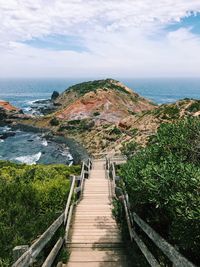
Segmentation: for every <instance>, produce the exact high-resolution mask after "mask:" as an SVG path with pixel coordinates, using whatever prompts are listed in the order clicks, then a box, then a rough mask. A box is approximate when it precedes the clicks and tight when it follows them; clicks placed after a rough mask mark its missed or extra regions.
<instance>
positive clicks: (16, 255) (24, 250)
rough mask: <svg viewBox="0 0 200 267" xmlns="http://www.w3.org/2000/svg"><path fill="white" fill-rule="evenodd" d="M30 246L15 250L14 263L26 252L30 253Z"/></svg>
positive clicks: (18, 247)
mask: <svg viewBox="0 0 200 267" xmlns="http://www.w3.org/2000/svg"><path fill="white" fill-rule="evenodd" d="M28 249H29V246H28V245H23V246H16V247H14V249H13V261H14V262H15V261H17V260H18V259H19V258H20V257H21V256H22V255H23V254H24V253H25V252H26V251H28Z"/></svg>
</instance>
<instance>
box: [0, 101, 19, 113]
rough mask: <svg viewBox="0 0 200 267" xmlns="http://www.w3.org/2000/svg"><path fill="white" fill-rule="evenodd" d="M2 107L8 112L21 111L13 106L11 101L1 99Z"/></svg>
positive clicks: (0, 106)
mask: <svg viewBox="0 0 200 267" xmlns="http://www.w3.org/2000/svg"><path fill="white" fill-rule="evenodd" d="M0 108H1V109H2V110H5V111H6V112H19V111H20V109H19V108H16V107H14V106H12V105H11V104H10V103H9V102H6V101H3V100H0Z"/></svg>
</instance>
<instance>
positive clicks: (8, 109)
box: [0, 100, 23, 123]
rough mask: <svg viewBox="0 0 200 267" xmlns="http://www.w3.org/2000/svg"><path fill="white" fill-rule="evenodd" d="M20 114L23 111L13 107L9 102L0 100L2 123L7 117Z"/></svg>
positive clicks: (0, 118) (0, 120)
mask: <svg viewBox="0 0 200 267" xmlns="http://www.w3.org/2000/svg"><path fill="white" fill-rule="evenodd" d="M22 114H23V112H22V110H20V109H19V108H16V107H14V106H13V105H11V104H10V103H9V102H6V101H3V100H0V123H3V122H4V121H6V120H7V119H10V118H12V117H14V116H15V115H22Z"/></svg>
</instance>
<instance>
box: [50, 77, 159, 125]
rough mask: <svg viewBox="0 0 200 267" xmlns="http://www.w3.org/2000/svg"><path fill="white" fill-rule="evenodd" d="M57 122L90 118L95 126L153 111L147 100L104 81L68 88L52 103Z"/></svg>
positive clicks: (112, 82) (124, 88) (118, 84)
mask: <svg viewBox="0 0 200 267" xmlns="http://www.w3.org/2000/svg"><path fill="white" fill-rule="evenodd" d="M55 103H57V104H60V105H61V109H60V110H59V111H58V112H57V113H56V117H57V118H58V119H60V120H64V121H70V120H83V119H93V120H94V121H95V124H96V125H99V124H103V123H118V122H119V121H120V120H121V119H123V118H125V117H127V116H129V115H130V114H134V113H138V112H141V111H144V110H152V109H155V105H154V104H152V103H151V102H150V101H149V100H147V99H145V98H142V97H140V96H139V95H138V94H137V93H135V92H134V91H133V90H131V89H129V88H128V87H126V86H125V85H123V84H121V83H120V82H118V81H115V80H112V79H107V80H99V81H93V82H86V83H81V84H78V85H75V86H72V87H70V88H69V89H68V90H66V91H65V92H64V93H63V94H61V95H60V96H59V97H58V98H57V99H56V101H55Z"/></svg>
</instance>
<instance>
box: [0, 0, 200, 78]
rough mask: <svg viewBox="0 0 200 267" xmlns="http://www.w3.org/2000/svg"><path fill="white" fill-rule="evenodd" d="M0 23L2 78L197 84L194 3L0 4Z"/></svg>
mask: <svg viewBox="0 0 200 267" xmlns="http://www.w3.org/2000/svg"><path fill="white" fill-rule="evenodd" d="M0 21H1V23H0V78H7V77H53V78H56V77H66V78H68V77H70V78H72V77H73V78H74V77H76V78H80V77H99V78H100V77H102V78H103V77H126V78H142V77H198V78H200V0H123V1H122V0H34V1H33V0H0Z"/></svg>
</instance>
